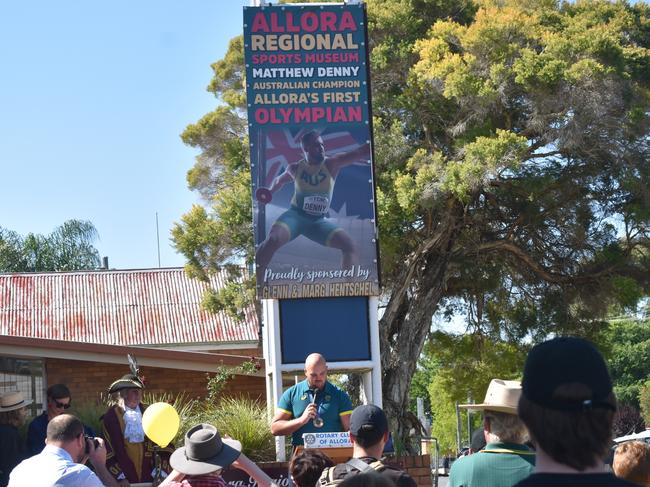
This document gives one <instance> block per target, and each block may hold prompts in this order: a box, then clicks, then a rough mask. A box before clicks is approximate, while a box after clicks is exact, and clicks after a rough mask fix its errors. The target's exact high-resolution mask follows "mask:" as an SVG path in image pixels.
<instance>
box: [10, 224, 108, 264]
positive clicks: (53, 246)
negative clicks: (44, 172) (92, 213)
mask: <svg viewBox="0 0 650 487" xmlns="http://www.w3.org/2000/svg"><path fill="white" fill-rule="evenodd" d="M98 236H99V235H98V233H97V229H96V228H95V226H94V225H93V224H92V223H91V222H89V221H82V220H67V221H66V222H64V223H63V224H62V225H60V226H58V227H57V228H55V229H54V231H52V233H50V234H49V235H41V234H34V233H28V234H27V235H26V236H24V237H22V236H21V235H19V234H18V233H16V232H14V231H12V230H7V229H5V228H2V227H0V272H43V271H72V270H80V269H96V268H98V267H99V265H100V258H99V252H98V250H97V249H96V248H95V247H94V245H93V244H94V242H95V241H96V240H97V238H98Z"/></svg>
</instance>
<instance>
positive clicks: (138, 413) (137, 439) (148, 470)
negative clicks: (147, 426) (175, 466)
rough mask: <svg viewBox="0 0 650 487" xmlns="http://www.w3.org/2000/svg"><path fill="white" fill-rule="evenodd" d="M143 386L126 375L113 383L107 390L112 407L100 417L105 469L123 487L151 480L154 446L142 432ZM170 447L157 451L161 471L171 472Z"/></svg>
mask: <svg viewBox="0 0 650 487" xmlns="http://www.w3.org/2000/svg"><path fill="white" fill-rule="evenodd" d="M143 390H144V383H143V381H142V380H141V379H140V377H138V375H137V374H133V373H131V374H126V375H124V376H122V377H121V378H119V379H118V380H116V381H115V382H113V383H112V384H111V386H110V387H109V389H108V392H109V394H113V397H114V398H115V401H116V404H115V405H114V406H111V407H110V408H109V409H108V411H106V413H105V414H104V416H102V432H103V434H104V438H105V440H106V447H107V450H108V454H107V456H106V467H107V468H108V470H109V471H110V472H111V474H113V476H114V477H115V478H116V479H117V480H118V481H122V482H123V484H124V485H128V484H127V481H128V482H130V483H138V482H151V481H152V480H153V475H154V473H153V470H154V467H155V462H154V444H153V442H152V441H151V440H149V438H147V437H146V436H145V434H144V430H143V429H142V413H144V410H145V409H146V406H145V405H144V404H142V392H143ZM173 451H174V446H173V445H169V446H168V447H167V448H161V449H159V452H160V458H161V468H162V470H163V471H164V472H166V473H168V472H170V471H171V468H170V467H169V456H170V455H171V453H172V452H173Z"/></svg>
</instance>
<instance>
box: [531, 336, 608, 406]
mask: <svg viewBox="0 0 650 487" xmlns="http://www.w3.org/2000/svg"><path fill="white" fill-rule="evenodd" d="M569 384H575V385H578V384H581V385H584V386H586V387H587V388H588V389H589V390H590V391H591V397H587V398H584V399H573V400H572V399H567V398H559V397H557V396H554V394H555V393H556V391H557V388H558V387H560V386H563V385H569ZM521 386H522V394H523V396H525V397H526V399H528V400H529V401H531V402H533V403H535V404H537V405H539V406H542V407H544V408H547V409H552V410H555V411H586V410H589V409H593V408H605V409H612V410H616V407H615V406H614V404H612V402H611V400H609V395H610V394H611V392H612V379H611V377H610V376H609V372H608V371H607V366H606V365H605V360H604V359H603V357H602V355H601V354H600V352H599V351H598V350H596V347H594V345H593V344H591V343H590V342H588V341H587V340H583V339H582V338H576V337H558V338H553V339H552V340H548V341H546V342H543V343H540V344H539V345H536V346H534V347H533V349H532V350H531V351H530V353H529V354H528V357H527V358H526V365H525V366H524V377H523V380H522V383H521Z"/></svg>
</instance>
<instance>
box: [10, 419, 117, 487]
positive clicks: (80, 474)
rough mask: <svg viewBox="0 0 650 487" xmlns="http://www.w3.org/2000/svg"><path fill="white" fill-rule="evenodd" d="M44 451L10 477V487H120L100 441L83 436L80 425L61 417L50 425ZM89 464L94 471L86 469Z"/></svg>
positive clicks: (23, 464) (22, 463)
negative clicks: (27, 486) (87, 463)
mask: <svg viewBox="0 0 650 487" xmlns="http://www.w3.org/2000/svg"><path fill="white" fill-rule="evenodd" d="M45 441H46V445H45V448H44V449H43V451H42V452H41V453H39V454H38V455H35V456H33V457H31V458H28V459H27V460H24V461H22V462H21V463H20V464H19V465H18V466H17V467H16V468H14V469H13V471H12V472H11V474H10V476H9V487H23V486H25V485H29V486H31V487H54V486H56V487H68V486H70V487H72V486H74V487H118V486H119V483H118V482H117V480H115V479H114V478H113V476H112V475H111V474H110V473H109V472H108V469H107V468H106V447H105V445H104V440H102V439H101V438H92V437H88V436H86V435H84V427H83V424H82V423H81V421H79V419H77V418H76V417H75V416H72V415H71V414H61V415H59V416H57V417H55V418H53V419H52V420H51V421H50V422H49V423H48V425H47V438H46V440H45ZM86 460H90V463H92V465H93V468H94V469H95V471H94V472H93V471H92V470H90V469H89V468H88V467H86V466H85V465H84V463H85V462H86Z"/></svg>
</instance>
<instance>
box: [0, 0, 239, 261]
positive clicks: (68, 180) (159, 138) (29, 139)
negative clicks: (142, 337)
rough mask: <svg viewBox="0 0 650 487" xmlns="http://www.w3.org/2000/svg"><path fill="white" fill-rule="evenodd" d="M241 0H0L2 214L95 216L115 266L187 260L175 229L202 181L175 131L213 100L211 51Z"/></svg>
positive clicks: (36, 222)
mask: <svg viewBox="0 0 650 487" xmlns="http://www.w3.org/2000/svg"><path fill="white" fill-rule="evenodd" d="M249 4H250V2H249V1H247V0H213V1H207V0H205V1H198V0H187V1H184V2H178V1H171V0H158V1H156V2H154V1H151V0H138V1H135V2H134V1H128V2H127V1H125V0H114V1H111V2H94V1H92V2H88V1H81V0H76V1H72V0H64V1H63V2H51V1H45V0H38V1H30V0H25V1H21V2H4V3H3V5H2V6H1V7H0V66H1V68H0V167H1V168H2V172H1V173H0V226H2V227H4V228H7V229H10V230H14V231H16V232H18V233H20V234H22V235H25V234H27V233H29V232H34V233H49V232H51V231H52V230H53V229H54V228H55V227H56V226H58V225H60V224H61V223H63V222H64V221H65V220H68V219H71V218H76V219H83V220H90V221H92V222H93V223H94V225H95V226H96V227H97V229H98V231H99V235H100V240H99V241H98V242H97V243H96V246H97V248H98V249H99V251H100V253H101V255H102V256H104V255H105V256H108V257H109V264H110V266H111V267H112V268H119V269H129V268H147V267H157V266H158V257H157V247H156V220H155V219H156V216H155V215H156V212H158V220H159V228H160V253H161V264H162V266H163V267H168V266H180V265H183V264H184V259H183V257H182V256H180V255H178V254H176V253H175V251H174V249H173V248H172V246H171V244H170V241H169V232H170V229H171V228H172V226H173V224H174V222H176V221H179V220H180V217H181V215H182V214H183V213H185V212H186V211H188V210H189V209H190V207H191V205H192V204H193V203H195V202H198V197H197V195H196V194H194V193H191V192H190V191H189V189H187V184H186V180H185V175H186V172H187V170H188V169H189V168H190V167H191V166H192V164H193V161H194V157H195V155H196V154H197V152H196V151H195V150H194V149H191V148H189V147H186V146H184V145H183V143H182V142H181V140H180V134H181V132H182V131H183V129H184V128H185V127H186V126H187V125H188V124H189V123H193V122H195V121H197V120H198V119H199V118H200V117H201V116H202V115H204V114H205V113H207V112H209V111H211V110H213V109H214V107H215V106H216V104H217V100H216V99H215V98H214V96H213V95H212V94H211V93H208V92H207V91H206V90H205V87H206V86H207V84H208V83H209V81H210V79H211V77H212V70H211V69H210V64H211V63H213V62H214V61H216V60H218V59H220V58H221V57H222V56H223V55H224V54H225V52H226V49H227V46H228V41H229V39H230V38H232V37H234V36H236V35H238V34H240V33H241V31H242V7H243V6H244V5H249Z"/></svg>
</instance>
